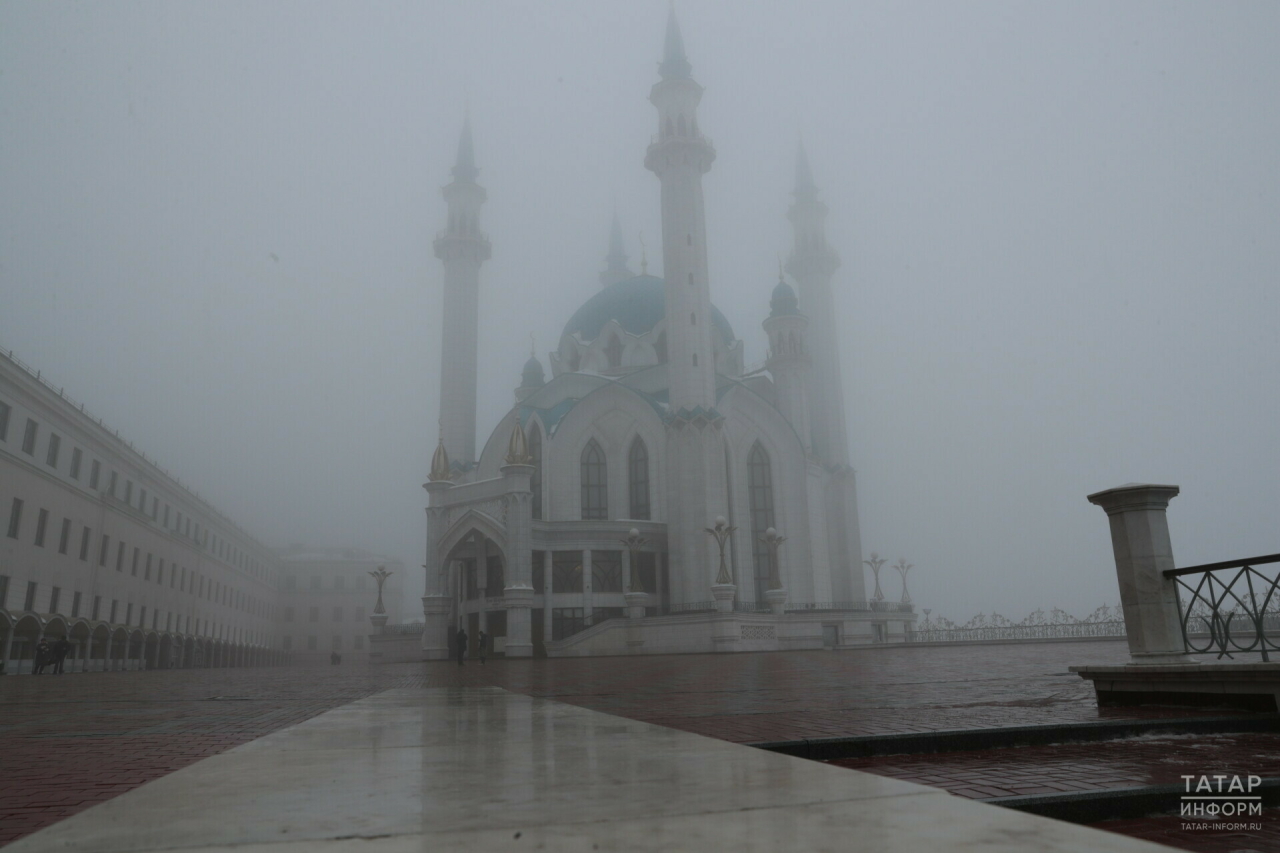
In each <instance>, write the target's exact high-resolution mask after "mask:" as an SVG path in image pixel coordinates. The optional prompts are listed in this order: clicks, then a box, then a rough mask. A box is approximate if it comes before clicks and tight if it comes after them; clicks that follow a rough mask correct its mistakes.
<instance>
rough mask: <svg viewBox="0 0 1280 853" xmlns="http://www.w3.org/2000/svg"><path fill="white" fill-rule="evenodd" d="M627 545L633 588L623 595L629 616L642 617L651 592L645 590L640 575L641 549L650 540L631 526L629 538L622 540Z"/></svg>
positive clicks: (633, 617)
mask: <svg viewBox="0 0 1280 853" xmlns="http://www.w3.org/2000/svg"><path fill="white" fill-rule="evenodd" d="M621 542H622V544H623V545H625V546H626V549H627V554H628V559H629V560H630V562H629V563H628V565H629V566H630V568H631V588H630V589H628V590H627V592H626V594H624V595H623V596H622V597H623V598H624V599H626V601H627V616H628V617H630V618H631V619H641V618H643V617H644V607H645V604H646V603H647V602H648V600H649V594H648V593H647V592H645V591H644V580H643V579H642V578H641V577H640V560H639V559H638V557H639V554H640V549H641V548H643V547H644V546H645V545H648V544H649V540H648V539H647V538H645V537H644V536H641V535H640V531H639V530H637V529H636V528H634V527H633V528H631V530H630V531H629V532H628V534H627V538H626V539H623V540H621Z"/></svg>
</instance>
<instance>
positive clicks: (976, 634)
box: [907, 604, 1125, 643]
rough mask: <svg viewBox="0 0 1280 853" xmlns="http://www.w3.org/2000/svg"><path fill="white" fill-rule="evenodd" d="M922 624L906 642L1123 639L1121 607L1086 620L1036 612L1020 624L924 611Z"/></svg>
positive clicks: (1102, 610) (1062, 613) (993, 617)
mask: <svg viewBox="0 0 1280 853" xmlns="http://www.w3.org/2000/svg"><path fill="white" fill-rule="evenodd" d="M924 613H925V618H924V620H923V621H921V622H918V623H916V626H915V629H914V630H912V631H911V632H910V633H909V634H908V636H907V639H908V640H909V641H910V642H913V643H955V642H975V641H982V640H1064V639H1074V638H1080V637H1123V636H1125V631H1124V614H1123V612H1122V611H1121V609H1120V605H1118V604H1117V605H1116V606H1114V607H1108V606H1107V605H1105V604H1104V605H1103V606H1102V607H1099V608H1098V609H1097V610H1095V611H1093V613H1091V614H1089V615H1088V616H1086V617H1085V618H1083V619H1077V618H1076V617H1074V616H1072V615H1071V614H1070V613H1067V612H1066V611H1064V610H1060V609H1058V608H1056V607H1055V608H1054V609H1053V610H1051V611H1049V612H1048V613H1045V612H1044V611H1043V610H1036V611H1035V612H1034V613H1032V614H1031V615H1029V616H1027V617H1026V618H1025V619H1023V620H1022V621H1020V622H1014V621H1013V620H1011V619H1008V618H1006V617H1004V616H1001V615H1000V614H999V613H992V614H991V615H990V616H987V615H985V614H982V613H979V614H978V615H977V616H975V617H973V618H972V619H970V620H969V621H968V622H966V623H964V624H963V625H957V624H956V623H954V622H952V621H951V620H950V619H945V618H943V617H938V618H937V619H933V618H930V611H928V610H926V611H924Z"/></svg>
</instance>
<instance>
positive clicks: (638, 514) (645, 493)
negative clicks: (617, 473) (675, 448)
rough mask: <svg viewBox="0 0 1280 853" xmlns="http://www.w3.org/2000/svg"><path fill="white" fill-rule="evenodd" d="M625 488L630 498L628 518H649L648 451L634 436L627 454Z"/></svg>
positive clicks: (638, 437) (641, 440)
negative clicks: (626, 487)
mask: <svg viewBox="0 0 1280 853" xmlns="http://www.w3.org/2000/svg"><path fill="white" fill-rule="evenodd" d="M627 486H628V492H629V496H630V498H631V506H630V513H629V514H628V515H629V517H630V518H646V519H647V518H649V517H650V515H649V449H648V448H647V447H645V445H644V440H643V439H641V438H640V436H638V435H637V436H636V438H635V441H633V442H631V451H630V452H629V453H628V454H627Z"/></svg>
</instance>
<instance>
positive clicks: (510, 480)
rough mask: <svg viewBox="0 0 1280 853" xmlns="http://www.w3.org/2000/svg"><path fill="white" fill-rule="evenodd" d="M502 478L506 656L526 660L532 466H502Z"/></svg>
mask: <svg viewBox="0 0 1280 853" xmlns="http://www.w3.org/2000/svg"><path fill="white" fill-rule="evenodd" d="M526 458H527V457H526ZM502 476H503V477H505V478H506V480H507V565H506V586H505V587H504V589H503V590H502V595H503V598H504V599H505V605H506V609H507V643H506V654H507V657H509V658H528V657H533V633H532V627H531V624H530V617H531V615H532V614H531V613H530V610H531V609H532V607H533V502H532V497H533V491H532V489H531V487H530V485H529V482H530V479H531V478H532V477H533V466H532V465H525V464H520V463H517V464H508V465H504V466H502Z"/></svg>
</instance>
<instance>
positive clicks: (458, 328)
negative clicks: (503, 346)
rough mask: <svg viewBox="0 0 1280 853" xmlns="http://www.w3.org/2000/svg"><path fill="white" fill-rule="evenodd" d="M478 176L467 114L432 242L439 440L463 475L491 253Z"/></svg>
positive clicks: (470, 450) (472, 451) (471, 436)
mask: <svg viewBox="0 0 1280 853" xmlns="http://www.w3.org/2000/svg"><path fill="white" fill-rule="evenodd" d="M479 174H480V170H479V169H477V168H476V161H475V150H474V146H473V144H472V140H471V117H470V115H468V116H467V118H466V120H465V121H463V123H462V133H461V135H460V136H459V137H458V157H457V160H456V162H455V165H454V167H453V181H451V182H450V183H449V185H448V186H446V187H445V188H444V190H443V191H442V192H443V194H444V200H445V203H446V204H447V205H448V208H449V224H448V227H447V228H445V230H444V231H442V232H441V233H440V236H439V237H437V238H436V241H435V250H436V257H437V258H439V259H440V260H441V261H443V262H444V310H443V312H442V318H443V321H442V329H441V335H440V338H441V355H440V418H441V429H440V438H441V441H442V442H443V443H444V444H445V445H447V446H448V447H449V448H450V449H451V450H452V451H453V452H454V454H455V456H454V461H455V462H457V463H459V464H460V465H461V466H462V470H464V471H465V470H467V468H468V467H469V465H470V463H473V462H475V460H476V364H477V342H476V339H477V338H478V337H479V332H480V329H479V290H480V265H481V264H483V263H484V262H485V261H487V260H489V255H490V246H489V238H488V237H486V236H485V234H484V233H483V232H482V231H481V230H480V206H481V205H483V204H484V202H485V199H486V198H487V195H486V194H485V191H484V188H483V187H481V186H480V185H479V184H477V183H476V182H475V180H476V176H477V175H479Z"/></svg>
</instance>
